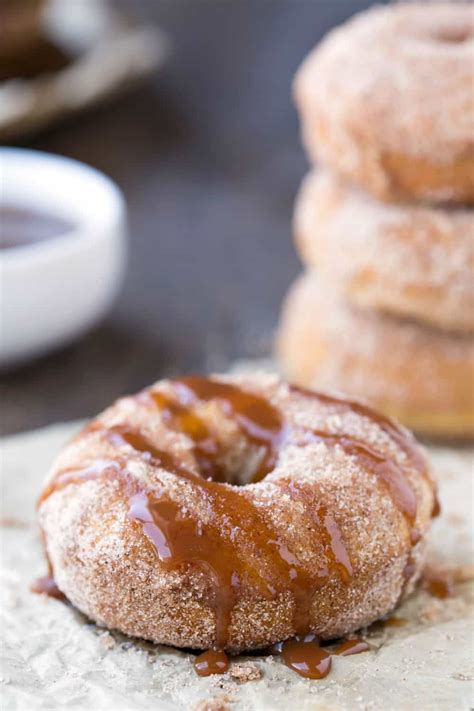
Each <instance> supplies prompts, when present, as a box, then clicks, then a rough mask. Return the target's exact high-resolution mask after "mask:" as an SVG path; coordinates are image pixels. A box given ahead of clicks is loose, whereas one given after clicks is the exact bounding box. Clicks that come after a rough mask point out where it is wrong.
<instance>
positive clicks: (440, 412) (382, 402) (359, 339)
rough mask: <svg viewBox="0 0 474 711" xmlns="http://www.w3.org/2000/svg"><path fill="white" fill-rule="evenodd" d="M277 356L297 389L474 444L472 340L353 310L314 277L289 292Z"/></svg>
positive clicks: (428, 432)
mask: <svg viewBox="0 0 474 711" xmlns="http://www.w3.org/2000/svg"><path fill="white" fill-rule="evenodd" d="M277 349H278V354H279V358H280V361H281V364H282V366H283V370H284V372H285V373H286V375H287V376H288V377H289V378H290V379H292V380H294V381H295V382H297V383H301V384H303V385H307V386H312V387H323V388H329V389H338V390H342V391H344V392H347V393H349V394H351V395H355V396H357V397H363V398H364V399H367V400H368V401H369V402H371V403H372V404H373V405H374V406H375V407H377V408H380V410H382V411H383V412H385V413H387V414H389V415H391V416H393V417H397V418H398V419H399V420H400V421H401V422H403V423H404V424H405V425H407V426H408V427H410V428H412V429H413V430H415V431H417V432H419V433H420V434H423V435H427V436H430V437H444V438H460V439H469V438H472V437H473V436H474V339H473V338H472V337H467V336H463V335H454V334H447V333H442V332H439V331H436V330H433V329H430V328H428V327H423V326H422V325H420V324H418V323H414V322H410V321H406V320H400V319H396V318H393V317H389V316H382V315H379V314H377V313H376V312H372V311H365V310H362V309H357V308H351V307H350V306H348V305H347V304H346V303H345V302H343V300H342V299H341V298H340V297H339V296H338V295H337V293H336V292H335V291H334V289H330V288H326V287H325V285H323V284H322V283H321V281H320V280H319V279H317V278H316V277H315V276H313V275H312V274H307V275H304V276H302V277H300V278H299V279H298V280H297V281H296V282H295V284H294V285H293V286H292V288H291V289H290V292H289V294H288V296H287V299H286V302H285V305H284V307H283V311H282V317H281V323H280V329H279V334H278V342H277Z"/></svg>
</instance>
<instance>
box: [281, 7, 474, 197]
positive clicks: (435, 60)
mask: <svg viewBox="0 0 474 711" xmlns="http://www.w3.org/2000/svg"><path fill="white" fill-rule="evenodd" d="M473 40H474V9H473V6H472V4H471V3H468V2H459V3H458V2H456V3H436V4H432V3H430V4H426V3H419V4H399V5H390V6H388V7H376V8H373V9H370V10H368V11H366V12H363V13H361V14H360V15H357V16H356V17H355V18H353V19H351V20H350V21H349V22H347V23H345V24H344V25H343V26H341V27H339V28H336V29H335V30H333V31H332V32H330V33H329V35H328V36H327V37H326V38H325V39H324V40H323V42H322V43H321V44H320V45H319V46H318V47H317V48H316V49H315V50H313V52H312V53H310V55H309V56H308V57H307V58H306V60H305V61H304V62H303V64H302V66H301V67H300V69H299V70H298V72H297V75H296V78H295V84H294V95H295V101H296V104H297V107H298V109H299V111H300V114H301V118H302V133H303V141H304V143H305V145H306V148H307V150H308V152H309V154H310V156H311V158H312V159H314V160H317V161H322V162H323V163H326V164H327V165H328V166H330V167H331V168H332V169H333V170H334V171H335V172H336V173H338V174H339V175H341V176H343V177H346V178H348V179H349V180H350V181H353V182H354V183H356V184H358V185H360V186H361V187H364V188H366V189H367V190H368V191H369V192H372V193H373V194H374V195H376V196H377V197H378V198H381V199H384V200H392V199H400V198H408V199H411V200H426V201H431V202H446V201H452V202H458V203H462V202H464V203H472V202H473V201H474V92H473V91H472V82H473V63H472V57H473V52H474V41H473Z"/></svg>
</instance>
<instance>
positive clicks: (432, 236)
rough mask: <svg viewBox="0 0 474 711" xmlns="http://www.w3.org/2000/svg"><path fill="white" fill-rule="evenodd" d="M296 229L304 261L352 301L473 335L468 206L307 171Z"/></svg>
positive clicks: (473, 235) (473, 261) (473, 254)
mask: <svg viewBox="0 0 474 711" xmlns="http://www.w3.org/2000/svg"><path fill="white" fill-rule="evenodd" d="M473 56H474V55H473ZM294 233H295V240H296V244H297V247H298V249H299V252H300V255H301V257H302V259H303V261H304V262H305V263H306V264H307V266H309V267H310V268H316V269H321V272H323V273H324V274H325V277H326V278H327V279H328V280H331V281H333V282H334V283H336V284H337V285H338V288H340V289H341V290H342V291H343V293H344V295H345V297H346V298H347V299H348V300H349V301H350V302H352V303H354V304H356V305H359V306H362V307H367V308H374V309H376V310H379V311H386V312H389V313H393V314H395V315H397V314H398V315H400V316H407V317H411V318H414V319H419V320H420V321H422V322H424V323H427V324H431V325H433V326H436V327H438V328H441V329H444V330H448V331H459V332H466V333H473V332H474V214H473V212H472V210H468V209H447V208H442V207H431V206H423V205H409V204H408V205H388V204H386V203H380V202H377V201H376V200H374V199H373V198H371V197H370V196H369V195H367V194H366V193H363V192H362V191H359V190H357V189H356V188H352V187H349V186H348V185H346V184H344V182H342V181H341V180H338V178H337V177H334V176H333V175H331V174H329V173H328V172H326V171H322V172H320V173H316V172H312V173H310V174H309V175H308V176H307V177H306V178H305V180H304V181H303V184H302V186H301V189H300V193H299V196H298V199H297V202H296V207H295V217H294Z"/></svg>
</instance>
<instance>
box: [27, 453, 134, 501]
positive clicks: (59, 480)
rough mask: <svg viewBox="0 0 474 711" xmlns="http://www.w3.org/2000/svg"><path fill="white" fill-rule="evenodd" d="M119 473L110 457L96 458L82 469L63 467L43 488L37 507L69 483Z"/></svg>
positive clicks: (118, 468)
mask: <svg viewBox="0 0 474 711" xmlns="http://www.w3.org/2000/svg"><path fill="white" fill-rule="evenodd" d="M120 473H121V470H120V467H119V465H118V464H117V462H114V461H113V460H112V459H96V460H95V461H94V462H92V464H90V465H89V466H87V467H84V468H83V469H75V468H72V469H64V470H62V471H60V472H58V473H57V475H56V476H55V477H54V479H52V480H51V481H50V482H49V484H47V486H45V488H44V489H43V491H42V492H41V494H40V497H39V499H38V502H37V505H36V506H37V508H39V507H40V506H41V504H42V503H44V502H45V501H46V499H48V498H49V497H50V496H51V494H53V493H54V492H55V491H60V490H61V489H64V488H65V487H66V486H70V485H71V484H81V483H82V482H84V481H87V480H89V479H98V478H100V477H102V476H108V477H113V476H119V475H120Z"/></svg>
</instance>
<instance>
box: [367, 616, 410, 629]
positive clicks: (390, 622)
mask: <svg viewBox="0 0 474 711" xmlns="http://www.w3.org/2000/svg"><path fill="white" fill-rule="evenodd" d="M375 624H378V623H375ZM407 624H408V620H406V619H405V618H404V617H387V619H386V620H382V625H386V626H387V627H404V626H405V625H407Z"/></svg>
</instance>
